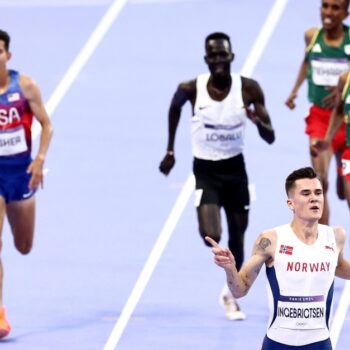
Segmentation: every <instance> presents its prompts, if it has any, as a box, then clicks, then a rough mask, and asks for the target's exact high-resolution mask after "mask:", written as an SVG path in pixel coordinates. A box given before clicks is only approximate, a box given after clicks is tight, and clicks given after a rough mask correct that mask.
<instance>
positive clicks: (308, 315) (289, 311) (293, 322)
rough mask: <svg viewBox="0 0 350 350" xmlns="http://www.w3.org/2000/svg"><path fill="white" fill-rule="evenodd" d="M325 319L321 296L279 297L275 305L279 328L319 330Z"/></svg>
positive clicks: (323, 325) (323, 301) (324, 306)
mask: <svg viewBox="0 0 350 350" xmlns="http://www.w3.org/2000/svg"><path fill="white" fill-rule="evenodd" d="M325 319H326V303H325V300H324V297H323V295H316V296H307V297H306V296H280V299H279V301H278V304H277V320H278V325H279V327H281V328H288V329H321V328H324V327H325V326H326V325H325Z"/></svg>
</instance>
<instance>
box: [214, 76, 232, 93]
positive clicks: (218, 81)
mask: <svg viewBox="0 0 350 350" xmlns="http://www.w3.org/2000/svg"><path fill="white" fill-rule="evenodd" d="M231 83H232V78H231V75H229V74H228V75H211V76H210V78H209V86H210V85H211V86H212V87H213V88H214V89H216V90H220V91H224V90H227V89H229V88H230V87H231Z"/></svg>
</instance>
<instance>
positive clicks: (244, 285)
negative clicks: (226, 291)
mask: <svg viewBox="0 0 350 350" xmlns="http://www.w3.org/2000/svg"><path fill="white" fill-rule="evenodd" d="M205 239H206V240H207V241H208V242H209V243H210V244H211V245H212V247H213V249H212V251H213V253H214V261H215V263H216V264H217V265H218V266H220V267H222V268H223V269H224V270H225V272H226V278H227V285H228V287H229V288H230V290H231V293H232V295H233V296H234V297H235V298H240V297H243V296H245V295H246V294H247V293H248V291H249V289H250V287H251V286H252V285H253V283H254V281H255V280H256V278H257V276H258V274H259V272H260V270H261V267H262V266H263V265H264V263H267V262H270V261H272V259H273V249H274V244H273V242H274V241H275V235H274V233H273V232H272V231H269V232H265V233H261V234H260V235H259V237H258V238H257V240H256V241H255V244H254V247H253V252H252V255H251V257H250V258H249V260H248V261H247V262H246V263H245V264H244V265H243V267H242V268H241V269H240V271H237V268H236V261H235V258H234V256H233V255H232V253H231V251H230V250H229V249H227V248H222V247H220V246H219V245H218V244H217V243H216V242H215V241H214V240H213V239H212V238H210V237H208V236H207V237H205Z"/></svg>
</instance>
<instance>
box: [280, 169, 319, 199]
mask: <svg viewBox="0 0 350 350" xmlns="http://www.w3.org/2000/svg"><path fill="white" fill-rule="evenodd" d="M300 179H319V177H318V175H317V174H316V172H315V170H314V169H313V168H311V167H305V168H300V169H297V170H294V171H293V172H292V173H290V174H289V175H288V176H287V178H286V184H285V188H286V193H287V195H288V194H289V192H290V190H291V189H293V188H294V186H295V182H296V181H297V180H300Z"/></svg>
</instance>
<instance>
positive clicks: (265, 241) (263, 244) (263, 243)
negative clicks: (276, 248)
mask: <svg viewBox="0 0 350 350" xmlns="http://www.w3.org/2000/svg"><path fill="white" fill-rule="evenodd" d="M269 245H271V241H270V240H269V239H268V238H262V239H261V241H260V242H259V247H260V248H261V249H263V250H265V249H266V248H267V247H268V246H269Z"/></svg>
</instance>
